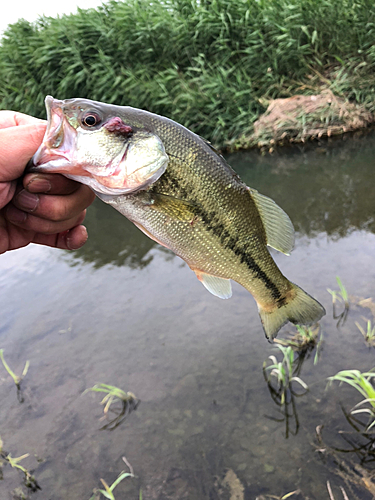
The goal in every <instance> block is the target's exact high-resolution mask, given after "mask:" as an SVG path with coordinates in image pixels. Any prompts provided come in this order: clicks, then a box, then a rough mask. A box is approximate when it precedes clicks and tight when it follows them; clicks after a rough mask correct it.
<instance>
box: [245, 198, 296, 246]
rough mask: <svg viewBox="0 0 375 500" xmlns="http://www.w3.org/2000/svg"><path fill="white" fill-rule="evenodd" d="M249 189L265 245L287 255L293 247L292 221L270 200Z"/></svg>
mask: <svg viewBox="0 0 375 500" xmlns="http://www.w3.org/2000/svg"><path fill="white" fill-rule="evenodd" d="M249 189H250V193H251V196H252V198H253V200H254V201H255V204H256V206H257V209H258V211H259V214H260V217H261V219H262V222H263V225H264V229H265V231H266V237H267V245H268V246H270V247H272V248H274V249H275V250H278V251H279V252H282V253H285V254H286V255H289V254H290V252H291V251H292V250H293V247H294V228H293V224H292V221H291V220H290V219H289V217H288V215H287V214H286V213H285V212H284V210H283V209H282V208H280V207H279V205H277V204H276V203H275V202H274V201H273V200H271V198H268V197H267V196H264V195H263V194H260V193H258V191H256V190H255V189H252V188H249Z"/></svg>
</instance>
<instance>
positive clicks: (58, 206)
mask: <svg viewBox="0 0 375 500" xmlns="http://www.w3.org/2000/svg"><path fill="white" fill-rule="evenodd" d="M94 199H95V195H94V193H93V192H92V191H91V189H89V188H87V186H83V185H82V184H80V185H78V189H77V190H76V191H75V192H74V193H72V194H70V195H66V196H60V195H49V194H35V193H29V192H28V191H26V189H22V190H21V191H20V192H19V193H18V194H16V196H15V197H14V198H13V200H12V203H13V204H14V205H15V206H16V207H17V208H19V209H20V210H23V211H25V212H28V213H32V214H33V215H35V216H37V217H41V218H43V219H49V220H51V221H54V222H59V221H64V220H69V219H72V218H73V217H75V216H77V215H78V214H79V213H80V212H82V211H83V210H84V209H85V208H86V207H88V206H89V205H91V203H92V202H93V201H94Z"/></svg>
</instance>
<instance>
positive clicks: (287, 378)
mask: <svg viewBox="0 0 375 500" xmlns="http://www.w3.org/2000/svg"><path fill="white" fill-rule="evenodd" d="M277 347H278V348H279V349H280V351H281V352H282V353H283V359H282V360H281V361H277V359H276V356H273V355H272V356H269V359H270V360H271V361H272V364H271V365H269V366H267V362H266V361H265V362H264V363H263V374H264V377H265V379H266V381H267V383H268V384H272V377H274V378H276V381H277V391H278V392H279V393H280V403H281V404H284V403H285V397H286V392H287V391H288V390H292V387H291V384H292V382H297V383H298V384H300V385H301V386H302V387H303V388H304V389H305V390H308V387H307V385H306V384H305V382H304V381H303V380H302V379H300V378H299V377H297V376H295V375H294V370H293V364H294V361H295V359H294V351H293V349H292V348H291V347H290V346H288V347H285V346H282V345H280V344H278V345H277ZM267 371H268V375H267Z"/></svg>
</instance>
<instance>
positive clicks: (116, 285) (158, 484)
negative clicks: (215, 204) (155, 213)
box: [0, 134, 375, 500]
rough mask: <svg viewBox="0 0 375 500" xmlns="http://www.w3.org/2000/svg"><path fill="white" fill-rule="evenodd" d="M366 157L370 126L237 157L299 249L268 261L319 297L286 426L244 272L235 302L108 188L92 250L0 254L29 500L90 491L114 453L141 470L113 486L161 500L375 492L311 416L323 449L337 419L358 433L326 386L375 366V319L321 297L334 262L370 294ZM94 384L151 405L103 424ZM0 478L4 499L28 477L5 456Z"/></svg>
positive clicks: (4, 411) (6, 342)
mask: <svg viewBox="0 0 375 500" xmlns="http://www.w3.org/2000/svg"><path fill="white" fill-rule="evenodd" d="M374 155H375V136H374V134H372V135H371V134H370V135H367V136H365V137H362V138H350V139H349V140H337V141H334V142H333V143H332V144H322V145H321V146H320V147H319V148H307V149H302V148H296V149H290V150H283V151H282V152H280V153H278V154H275V155H273V156H264V157H262V156H259V155H258V154H255V153H240V154H236V155H232V156H230V157H229V158H228V160H229V162H230V164H231V165H232V166H233V167H234V168H235V170H236V171H237V172H238V173H239V174H240V175H241V177H242V178H243V180H244V181H245V182H246V183H247V184H248V185H250V186H252V187H254V188H256V189H258V190H259V191H260V192H261V193H263V194H266V195H269V196H271V197H272V198H273V199H274V200H275V201H276V202H277V203H279V204H280V205H281V206H282V207H283V208H284V209H285V210H286V211H287V213H288V214H289V215H290V217H291V219H292V221H293V223H294V225H295V228H296V230H297V238H296V246H295V250H294V251H293V253H292V255H291V256H290V257H286V256H284V255H281V254H277V253H274V258H275V260H276V261H277V263H278V265H279V267H280V268H281V270H282V271H283V272H284V274H285V275H286V276H287V277H288V278H289V279H290V280H292V281H294V282H296V283H298V284H299V285H300V286H302V287H303V288H304V289H305V290H306V291H308V292H309V293H310V294H312V295H314V296H315V297H317V298H318V299H319V300H320V301H321V302H322V303H323V305H324V306H325V307H326V309H327V316H325V317H324V318H323V320H322V322H321V326H322V332H323V337H324V343H323V349H322V351H321V355H320V358H319V362H318V364H317V365H315V366H314V363H313V358H314V354H315V352H314V353H312V356H311V357H310V358H309V359H307V360H305V362H304V364H303V367H302V371H301V374H300V376H301V378H302V379H303V380H304V381H305V382H306V383H307V384H308V386H309V389H310V390H309V392H307V394H305V395H303V396H301V397H296V398H295V408H296V414H297V416H298V421H299V429H298V432H297V433H296V432H295V419H294V418H293V417H292V418H290V422H289V424H290V425H289V433H288V437H286V421H285V418H283V416H282V414H281V413H280V409H279V408H278V407H277V405H275V403H274V402H273V400H272V398H271V396H270V393H269V390H268V387H267V384H266V383H265V381H264V377H263V373H262V365H263V361H265V360H266V359H267V358H268V356H269V355H272V354H274V355H276V356H277V357H278V358H279V359H281V357H280V354H279V353H278V352H277V349H276V348H275V346H273V345H270V344H268V343H267V341H266V340H265V338H264V334H263V331H262V328H261V324H260V320H259V317H258V313H257V309H256V305H255V302H254V301H253V299H252V297H251V296H250V295H249V293H248V292H247V291H246V290H244V289H243V288H241V287H240V286H239V285H237V284H234V286H233V291H234V294H233V297H232V299H231V300H228V301H222V300H220V299H217V298H215V297H213V296H211V295H210V294H209V293H208V292H207V291H206V290H205V289H204V288H203V287H202V285H201V284H200V283H199V282H198V280H197V279H196V277H195V276H194V274H193V273H192V272H191V271H190V270H189V269H188V267H187V266H186V265H185V264H184V263H183V262H182V261H181V260H180V259H178V258H177V257H174V256H173V254H171V253H169V252H167V251H165V250H164V249H162V248H161V247H159V246H158V245H156V244H154V243H153V242H152V241H151V240H149V239H148V238H147V237H146V236H144V235H143V234H142V233H141V232H140V231H138V230H137V229H136V228H135V227H134V226H133V225H132V224H131V223H129V222H128V221H127V220H126V219H125V218H124V217H122V216H121V215H120V214H118V213H116V212H115V211H114V210H113V209H112V208H110V207H108V206H105V205H104V204H102V203H101V202H99V201H97V202H95V204H94V206H93V207H91V208H90V210H89V215H88V218H87V225H88V229H89V234H90V239H89V242H88V243H87V245H85V247H84V248H83V249H81V250H79V251H77V252H75V253H67V252H63V251H57V250H53V249H47V248H42V247H37V246H34V247H29V248H26V249H22V250H19V251H15V252H11V253H8V254H5V255H3V256H1V257H0V285H1V286H0V300H1V304H2V315H1V319H2V321H1V323H0V348H3V349H4V354H5V357H6V360H7V361H8V363H9V364H10V366H11V367H13V369H14V370H15V371H16V372H17V373H19V372H21V371H22V368H23V365H24V362H25V360H26V359H29V360H30V369H29V372H28V374H27V376H26V379H25V380H24V383H23V388H24V391H23V395H24V398H25V402H24V403H23V404H19V403H18V401H17V397H16V390H15V387H14V385H13V382H12V381H11V379H10V378H9V376H8V375H7V374H6V373H5V371H4V370H3V368H2V367H1V366H0V401H1V406H0V435H1V437H2V439H3V441H4V448H5V449H6V451H7V452H10V453H11V454H12V456H19V455H22V454H24V453H30V457H29V458H27V459H25V460H24V461H23V462H22V464H23V465H24V466H25V467H28V468H30V469H35V476H36V478H37V480H38V482H39V484H40V486H41V487H42V491H39V492H37V493H34V494H33V497H34V498H35V499H36V500H47V499H62V498H71V499H87V500H88V499H89V498H90V496H91V494H92V490H93V489H94V488H98V487H100V486H101V484H100V478H104V479H105V480H106V481H107V482H108V483H109V484H111V482H113V481H114V480H115V479H116V477H117V476H118V474H119V473H120V472H121V471H122V470H124V469H126V466H125V465H124V463H123V462H122V459H121V457H122V456H126V458H127V460H128V461H129V462H130V463H131V464H132V466H133V468H134V471H135V474H136V476H137V477H136V478H135V479H127V480H124V481H123V482H122V483H121V484H120V485H119V486H118V487H117V488H116V490H115V496H116V499H122V498H124V499H125V498H126V499H137V498H138V493H139V489H140V488H142V490H143V498H144V499H152V500H153V499H157V500H163V499H172V498H173V499H189V500H190V499H191V500H195V499H196V500H200V499H214V500H216V499H230V500H235V499H238V500H241V498H245V499H256V498H262V495H263V496H264V497H265V498H267V496H266V495H278V496H281V495H284V494H286V493H288V492H290V491H293V490H296V489H300V490H301V493H300V494H299V495H298V496H297V495H296V496H295V497H292V498H300V499H302V498H310V499H322V498H329V496H328V492H327V487H326V481H327V480H329V481H330V483H331V485H332V488H333V491H334V493H335V495H336V496H337V498H341V495H342V494H341V491H340V490H339V487H340V486H343V487H344V488H345V489H346V491H347V493H348V495H349V497H350V498H351V499H352V498H356V496H355V495H357V497H358V498H361V499H366V498H372V496H371V494H370V493H369V491H368V488H369V487H368V484H370V483H369V482H368V479H366V477H367V476H366V475H365V474H367V472H364V471H363V470H362V469H358V468H357V469H353V467H354V465H353V464H356V467H358V465H357V464H360V461H359V458H358V456H356V455H355V454H353V453H352V454H336V455H333V454H332V453H331V452H326V453H321V452H317V451H316V448H319V447H320V448H321V445H318V443H317V440H316V431H315V429H316V426H318V425H324V428H323V431H322V436H323V439H324V441H325V443H326V444H327V446H328V448H327V449H329V450H331V448H332V447H334V446H336V447H339V448H349V446H348V445H347V444H346V443H345V442H344V441H343V437H342V434H339V431H342V430H344V431H346V432H348V431H353V429H352V428H350V426H349V425H348V423H347V422H346V420H345V417H344V415H343V412H342V410H341V406H340V404H343V406H344V407H345V408H346V409H347V410H349V409H350V408H352V407H353V406H354V404H356V403H357V402H358V401H359V400H360V397H359V396H358V395H357V393H356V391H355V390H354V389H350V388H349V389H348V388H346V387H341V388H338V386H337V385H336V386H334V387H332V388H329V389H327V390H326V385H327V381H326V379H327V377H329V376H331V375H334V374H335V373H337V372H338V371H339V370H342V369H349V368H356V369H359V370H361V371H366V370H369V369H370V368H372V367H374V366H375V356H374V353H375V350H374V349H373V348H372V349H369V348H368V347H367V346H366V344H365V342H364V341H363V338H362V336H361V333H360V332H359V330H358V329H357V327H356V326H355V321H360V322H361V321H362V322H363V323H364V321H363V319H361V318H362V316H364V317H366V318H369V319H370V318H372V316H371V312H370V310H369V309H365V308H361V307H359V306H355V305H354V304H352V305H351V310H350V312H349V317H348V320H347V322H346V323H345V325H343V326H341V327H340V328H337V327H336V321H335V320H333V318H332V306H331V296H330V295H329V293H328V292H327V288H332V289H337V284H336V280H335V277H336V276H337V275H338V276H340V277H341V279H342V281H343V283H344V285H345V286H346V288H347V290H348V292H349V294H351V295H352V296H354V298H353V302H355V301H356V300H357V298H359V297H362V298H367V297H372V298H374V299H375V279H374V278H375V265H374V254H375V217H374V214H375V196H374V194H375V188H374V180H373V179H374V176H373V170H374ZM289 331H293V328H292V327H291V326H289V327H288V326H286V327H285V328H284V329H283V331H282V332H281V333H280V337H283V336H285V334H287V332H289ZM102 382H103V383H107V384H111V385H115V386H118V387H120V388H122V389H124V390H127V391H132V392H133V393H135V394H136V396H137V397H138V398H139V399H140V400H141V404H140V406H139V407H138V409H137V411H135V412H133V413H131V414H130V415H129V417H128V419H127V420H126V421H125V422H124V423H123V424H122V425H120V426H119V427H118V428H117V429H115V430H114V431H112V432H110V431H100V430H99V428H100V427H101V425H102V424H103V422H101V421H100V420H99V419H100V417H101V416H102V410H101V407H100V405H99V402H100V399H101V398H100V395H99V394H94V393H88V394H83V392H84V391H85V389H87V388H89V387H92V386H93V385H94V384H96V383H102ZM354 437H355V436H354ZM34 454H35V455H37V457H39V458H40V459H41V460H42V461H41V462H38V461H37V459H36V458H35V457H34ZM338 464H340V468H338ZM346 466H347V467H348V470H347V469H346ZM367 467H368V469H369V470H370V471H371V464H370V465H368V466H367ZM228 470H229V471H233V472H231V473H230V474H229V475H228ZM352 470H355V471H356V472H354V473H351V472H350V471H352ZM343 471H344V472H343ZM358 471H359V472H358ZM233 473H234V474H235V476H234V474H233ZM226 474H227V476H226ZM351 474H352V475H351ZM353 474H354V475H353ZM3 475H4V479H3V480H2V481H0V492H1V493H0V498H1V500H2V499H3V498H4V499H8V498H9V499H10V498H12V494H11V491H12V490H13V489H14V488H15V487H17V486H19V485H20V480H21V476H20V475H18V474H17V473H16V471H13V470H11V469H10V468H9V467H6V468H4V470H3ZM224 477H226V478H227V480H225V479H224ZM228 477H231V478H232V481H229V483H231V487H230V486H228V484H229V483H228ZM363 477H365V479H366V480H364V479H363ZM233 478H235V479H233ZM366 481H367V483H366ZM370 482H371V481H370ZM366 484H367V486H366ZM231 488H232V489H231ZM236 488H237V494H238V495H239V496H237V497H236V496H234V492H235V490H236ZM241 495H242V496H241Z"/></svg>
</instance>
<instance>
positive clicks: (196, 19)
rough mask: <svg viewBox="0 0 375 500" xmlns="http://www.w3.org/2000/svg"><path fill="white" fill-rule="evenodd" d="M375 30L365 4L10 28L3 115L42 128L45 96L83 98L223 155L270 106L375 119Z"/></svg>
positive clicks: (223, 5)
mask: <svg viewBox="0 0 375 500" xmlns="http://www.w3.org/2000/svg"><path fill="white" fill-rule="evenodd" d="M374 30H375V4H374V2H373V1H372V0H361V1H359V2H355V1H353V0H342V1H340V2H336V1H334V0H244V1H240V2H234V1H233V0H212V1H207V0H201V1H198V0H166V1H161V0H156V1H155V2H149V1H147V0H128V1H126V2H117V1H114V0H112V1H109V2H107V3H105V4H103V6H101V7H99V8H97V9H89V10H87V11H84V10H79V11H78V12H77V13H76V14H73V15H64V16H62V17H60V18H57V19H54V18H40V19H39V20H38V21H37V22H36V23H29V22H27V21H25V20H20V21H19V22H17V23H15V24H13V25H11V26H9V27H8V29H7V30H6V32H5V35H4V37H3V39H2V40H1V43H0V103H1V104H0V107H1V108H2V109H9V108H11V109H15V110H19V111H22V112H25V113H30V114H33V115H36V116H40V117H44V116H45V112H44V107H43V99H44V97H45V95H46V94H52V95H54V96H55V97H57V98H59V99H63V98H69V97H87V98H91V99H95V100H100V101H105V102H110V103H116V104H119V105H131V106H135V107H138V108H145V109H148V110H150V111H153V112H155V113H159V114H162V115H166V116H168V117H170V118H172V119H175V120H177V121H179V122H180V123H183V124H184V125H185V126H187V127H189V128H191V129H192V130H193V131H195V132H196V133H198V134H200V135H202V136H204V137H206V138H207V139H209V140H211V141H212V142H214V143H215V144H216V145H219V146H220V145H225V144H228V143H229V142H233V141H236V139H238V138H240V137H242V136H243V135H246V134H249V133H251V130H252V124H253V123H254V121H255V120H256V119H257V118H258V117H259V116H260V114H262V113H263V112H264V111H265V108H266V104H265V103H266V102H267V101H269V100H271V99H274V98H277V97H289V96H292V95H294V94H296V93H300V94H301V93H302V94H307V95H310V94H314V93H317V92H320V91H321V90H322V89H324V88H329V89H330V90H331V91H332V92H333V93H334V94H335V95H337V96H340V97H342V98H344V99H346V100H350V101H353V102H356V103H359V104H362V105H363V106H364V107H365V108H366V109H368V110H369V111H374V109H375V104H374V103H375V85H374V80H373V72H374V69H375V46H374V43H373V37H374ZM327 116H328V118H327V119H329V120H331V117H330V116H329V115H327ZM302 119H304V118H303V117H302Z"/></svg>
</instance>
